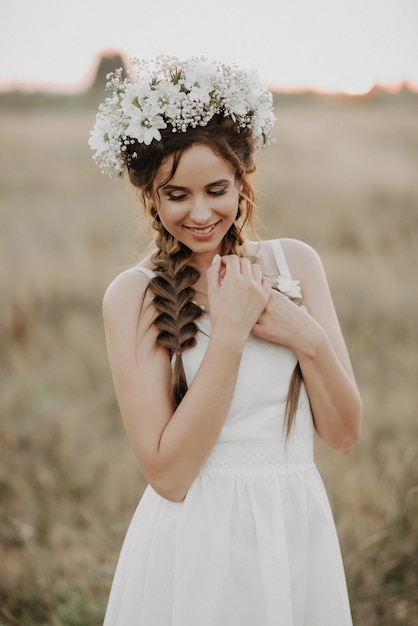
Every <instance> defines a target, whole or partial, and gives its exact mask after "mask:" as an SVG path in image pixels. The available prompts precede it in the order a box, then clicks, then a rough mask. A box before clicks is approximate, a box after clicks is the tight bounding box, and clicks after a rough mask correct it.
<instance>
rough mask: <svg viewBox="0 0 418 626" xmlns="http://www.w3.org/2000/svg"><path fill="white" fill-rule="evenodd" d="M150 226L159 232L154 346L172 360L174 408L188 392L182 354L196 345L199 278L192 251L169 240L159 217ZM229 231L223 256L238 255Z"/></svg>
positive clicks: (235, 235) (153, 285)
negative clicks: (191, 263)
mask: <svg viewBox="0 0 418 626" xmlns="http://www.w3.org/2000/svg"><path fill="white" fill-rule="evenodd" d="M153 226H154V228H155V229H156V230H157V231H158V234H157V237H156V240H155V243H156V246H157V251H156V252H155V254H154V256H153V263H154V265H155V270H154V272H155V277H154V278H153V279H151V281H150V284H149V288H150V290H151V291H152V293H153V294H154V305H155V307H156V309H157V316H156V318H155V319H154V324H155V326H156V327H157V329H158V331H159V333H158V336H157V343H158V344H159V345H160V346H163V347H164V348H166V349H167V351H168V353H169V356H170V359H172V358H173V357H175V360H174V365H173V369H172V378H171V396H172V400H173V405H174V407H175V408H177V406H178V405H179V404H180V402H181V401H182V399H183V397H184V396H185V394H186V392H187V389H188V385H187V380H186V374H185V371H184V365H183V359H182V354H183V352H184V350H188V349H189V348H192V347H193V346H195V345H196V335H197V332H198V327H197V324H196V320H197V319H198V318H199V317H200V316H201V315H202V309H201V308H200V306H199V305H198V304H196V303H195V302H194V296H195V293H196V292H195V289H194V288H193V285H194V284H195V283H196V281H197V280H198V279H199V277H200V274H199V272H198V270H197V269H196V268H194V267H192V266H191V265H188V261H189V259H190V257H191V255H192V251H191V250H190V249H189V248H187V247H186V246H184V245H183V244H181V243H180V242H179V241H177V240H176V239H175V238H174V237H172V236H171V235H170V233H169V232H168V231H166V230H165V228H164V227H163V226H162V224H161V222H160V221H159V219H158V217H156V218H155V219H154V224H153ZM230 230H231V233H230V234H229V236H228V252H226V253H227V254H237V253H239V251H238V250H239V248H240V247H241V245H242V242H243V241H242V237H241V235H240V234H239V230H237V229H236V228H234V227H231V229H230ZM241 255H242V253H241Z"/></svg>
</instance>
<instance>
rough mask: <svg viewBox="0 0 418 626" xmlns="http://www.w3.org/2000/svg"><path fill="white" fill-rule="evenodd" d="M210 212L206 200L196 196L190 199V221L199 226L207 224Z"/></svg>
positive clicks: (210, 215)
mask: <svg viewBox="0 0 418 626" xmlns="http://www.w3.org/2000/svg"><path fill="white" fill-rule="evenodd" d="M211 217H212V210H211V208H210V205H209V201H208V199H207V198H205V197H203V196H201V195H198V196H195V197H193V198H192V200H191V204H190V219H191V220H192V221H193V222H194V223H195V224H199V225H205V224H209V222H210V220H211Z"/></svg>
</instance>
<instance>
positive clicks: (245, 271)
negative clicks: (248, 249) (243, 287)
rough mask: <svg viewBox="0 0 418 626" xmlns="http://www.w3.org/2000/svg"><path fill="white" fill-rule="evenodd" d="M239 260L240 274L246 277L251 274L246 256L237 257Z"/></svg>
mask: <svg viewBox="0 0 418 626" xmlns="http://www.w3.org/2000/svg"><path fill="white" fill-rule="evenodd" d="M239 261H240V270H241V274H242V275H243V276H246V277H248V278H250V277H251V276H253V272H252V268H251V262H250V260H249V259H247V258H246V257H242V258H241V259H239Z"/></svg>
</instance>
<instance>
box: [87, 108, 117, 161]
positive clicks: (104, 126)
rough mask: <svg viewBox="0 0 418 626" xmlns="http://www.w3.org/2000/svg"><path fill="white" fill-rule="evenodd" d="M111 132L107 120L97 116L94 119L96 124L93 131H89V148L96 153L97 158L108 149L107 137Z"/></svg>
mask: <svg viewBox="0 0 418 626" xmlns="http://www.w3.org/2000/svg"><path fill="white" fill-rule="evenodd" d="M111 132H112V126H111V123H110V120H109V119H108V118H103V117H101V116H100V115H99V114H98V115H97V117H96V123H95V125H94V128H93V130H91V131H90V138H89V142H88V143H89V146H90V148H91V149H92V150H95V151H96V155H97V156H99V155H100V154H102V153H103V152H105V151H106V150H107V148H108V143H109V135H110V133H111Z"/></svg>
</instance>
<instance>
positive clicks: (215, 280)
mask: <svg viewBox="0 0 418 626" xmlns="http://www.w3.org/2000/svg"><path fill="white" fill-rule="evenodd" d="M221 271H222V259H221V257H220V256H219V254H216V255H215V256H214V257H213V261H212V265H211V266H210V267H209V268H208V270H207V272H206V277H207V281H208V290H210V289H213V288H215V287H217V286H219V276H220V272H221Z"/></svg>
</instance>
